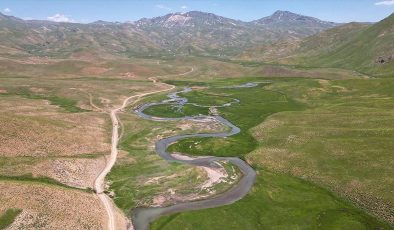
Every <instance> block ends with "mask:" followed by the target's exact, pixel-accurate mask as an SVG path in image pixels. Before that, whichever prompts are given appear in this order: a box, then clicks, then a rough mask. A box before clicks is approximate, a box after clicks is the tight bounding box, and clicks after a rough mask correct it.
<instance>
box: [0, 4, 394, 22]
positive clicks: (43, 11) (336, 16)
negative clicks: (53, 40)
mask: <svg viewBox="0 0 394 230" xmlns="http://www.w3.org/2000/svg"><path fill="white" fill-rule="evenodd" d="M191 10H199V11H205V12H211V13H215V14H218V15H221V16H225V17H229V18H234V19H239V20H243V21H251V20H254V19H258V18H261V17H264V16H268V15H270V14H272V13H273V12H275V11H276V10H289V11H292V12H294V13H299V14H304V15H308V16H314V17H317V18H320V19H323V20H329V21H334V22H350V21H363V22H367V21H368V22H376V21H379V20H381V19H383V18H385V17H387V16H388V15H390V14H391V13H393V12H394V0H167V1H165V0H161V1H158V0H111V1H110V0H1V1H0V11H1V12H2V13H4V14H7V15H13V16H17V17H20V18H23V19H46V20H55V21H70V22H81V23H88V22H92V21H96V20H105V21H120V22H124V21H134V20H138V19H140V18H143V17H155V16H161V15H164V14H167V13H171V12H184V11H191Z"/></svg>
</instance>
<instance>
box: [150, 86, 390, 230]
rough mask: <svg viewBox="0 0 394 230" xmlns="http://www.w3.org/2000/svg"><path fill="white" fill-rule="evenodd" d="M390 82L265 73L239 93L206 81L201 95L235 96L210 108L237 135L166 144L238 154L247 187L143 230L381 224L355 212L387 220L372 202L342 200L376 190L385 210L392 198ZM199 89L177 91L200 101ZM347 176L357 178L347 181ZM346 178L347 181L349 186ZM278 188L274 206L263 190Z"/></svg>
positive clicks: (199, 151) (198, 152) (207, 152)
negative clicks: (251, 175)
mask: <svg viewBox="0 0 394 230" xmlns="http://www.w3.org/2000/svg"><path fill="white" fill-rule="evenodd" d="M393 82H394V81H392V80H390V79H386V80H381V79H360V80H337V81H327V80H310V79H309V80H308V79H275V80H274V82H273V83H272V84H269V85H266V86H264V87H257V88H244V89H223V88H218V87H216V88H215V87H212V86H214V85H215V84H211V85H210V86H211V88H209V89H203V90H202V91H203V92H209V93H211V92H213V91H214V92H215V93H218V90H219V91H220V92H221V93H223V92H224V91H226V93H227V94H228V95H229V96H231V97H234V98H238V99H240V101H241V102H240V104H239V105H234V106H232V107H226V108H220V109H219V111H220V113H221V114H222V115H223V116H224V117H226V118H227V119H229V120H230V121H232V122H233V123H234V124H235V125H237V126H239V127H241V129H242V130H243V132H242V133H241V134H239V135H237V136H234V137H230V138H222V139H220V138H216V139H214V138H203V139H201V138H200V139H199V138H191V139H187V140H184V141H180V142H178V143H177V144H175V145H173V146H171V147H170V150H172V151H179V152H185V153H188V154H193V155H219V156H223V155H225V156H227V155H228V156H240V157H245V158H246V159H247V161H248V162H250V163H251V164H252V165H253V166H254V167H255V168H256V169H257V170H258V172H259V175H258V179H257V182H256V185H255V186H254V188H253V190H252V192H251V193H250V194H249V195H248V196H247V197H246V198H245V199H243V200H241V201H239V202H237V203H235V204H233V205H229V206H225V207H221V208H215V209H208V210H201V211H195V212H186V213H182V214H175V215H171V216H168V217H162V218H160V219H159V220H158V221H157V222H155V223H154V224H153V225H152V227H153V229H180V228H179V227H180V226H182V229H223V228H226V229H262V228H263V229H288V228H289V226H291V227H290V228H302V229H316V228H321V229H342V228H344V227H345V226H346V228H348V227H350V228H352V229H375V228H378V227H384V229H391V227H390V226H389V225H388V224H385V223H382V222H380V221H377V220H376V219H375V218H374V217H371V216H369V215H367V214H366V212H365V211H367V212H369V213H372V214H375V215H376V216H378V217H379V218H380V219H383V220H386V221H389V218H390V217H389V216H390V214H387V213H390V208H389V209H385V210H384V209H381V210H380V212H379V211H378V212H376V210H375V208H377V206H376V205H375V206H374V207H373V208H369V206H366V205H363V203H362V202H363V200H362V199H361V200H360V199H352V196H353V195H354V197H357V198H360V197H363V194H364V195H367V194H368V196H365V197H367V199H371V198H375V199H373V200H374V202H375V201H377V200H380V199H381V197H382V196H385V197H386V200H384V202H381V204H384V205H385V206H386V207H387V205H389V207H390V203H391V202H392V201H390V199H387V198H388V197H389V196H390V195H389V194H391V189H392V184H391V183H392V182H390V181H391V179H390V178H391V176H390V175H392V174H393V172H392V168H393V167H392V163H391V162H392V157H391V154H389V151H390V149H392V147H390V146H391V144H390V143H391V142H390V140H392V129H393V126H392V124H393V122H392V118H391V117H392V116H391V114H392V112H390V110H391V109H392V108H393V102H392V95H393V93H392V90H390V89H392V88H393V87H392V84H393ZM175 83H176V82H175ZM183 83H185V82H182V84H183ZM231 83H232V82H231V81H228V84H231ZM233 83H235V82H233ZM187 84H189V85H190V84H191V85H192V84H193V83H190V82H189V83H187ZM220 85H221V84H220ZM207 95H209V94H207V93H199V91H196V92H195V93H193V94H185V95H184V96H186V97H188V98H189V99H190V101H193V102H199V103H208V102H209V101H212V98H209V96H207ZM271 119H274V120H275V121H277V123H279V124H280V125H276V126H275V124H271V125H270V123H266V122H264V123H262V125H260V126H258V125H259V123H261V122H263V121H264V120H267V122H268V121H270V120H271ZM274 123H275V122H274ZM264 124H266V125H265V126H264ZM286 124H289V126H286ZM256 126H257V128H253V127H256ZM271 134H272V135H271ZM306 136H307V137H308V138H305V139H303V137H306ZM243 143H247V144H246V145H243ZM278 149H279V150H282V151H278ZM336 150H340V151H336ZM366 155H368V156H366ZM364 156H365V157H364ZM366 167H370V168H368V169H366ZM266 169H269V170H270V171H267V170H266ZM379 169H380V170H379ZM341 175H344V176H343V177H342V176H341ZM296 177H299V178H301V180H300V179H297V178H296ZM322 178H323V179H325V180H320V179H322ZM352 178H353V180H354V179H357V180H356V181H353V182H352ZM309 181H311V182H315V183H318V185H320V186H322V187H317V186H315V185H313V184H311V183H310V182H309ZM322 182H325V183H322ZM349 183H350V185H356V187H355V188H353V190H352V189H351V188H352V186H347V185H349ZM289 184H291V185H292V186H290V185H289ZM341 186H342V188H341V189H336V188H339V187H341ZM349 189H350V190H349ZM328 190H330V191H328ZM278 191H282V192H283V193H282V194H281V198H279V201H280V202H276V203H274V202H271V201H272V200H274V199H273V195H272V194H275V193H278ZM360 194H361V195H360ZM339 197H340V198H339ZM365 197H364V198H365ZM276 198H278V197H276ZM349 201H353V202H355V204H356V205H357V206H361V207H362V208H364V210H363V211H360V209H358V208H356V207H355V206H354V204H351V203H350V202H349ZM282 202H283V203H282ZM369 204H370V203H368V205H369ZM391 207H392V206H391ZM391 210H392V209H391ZM382 211H383V212H382ZM240 213H242V214H240ZM245 213H248V215H245ZM387 217H389V218H387ZM189 223H190V225H189ZM197 223H199V224H198V225H197ZM192 226H198V228H196V227H192Z"/></svg>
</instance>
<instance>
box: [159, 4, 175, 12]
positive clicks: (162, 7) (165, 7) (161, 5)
mask: <svg viewBox="0 0 394 230" xmlns="http://www.w3.org/2000/svg"><path fill="white" fill-rule="evenodd" d="M155 7H156V8H159V9H162V10H168V11H170V10H172V9H171V8H170V7H168V6H166V5H163V4H158V5H156V6H155Z"/></svg>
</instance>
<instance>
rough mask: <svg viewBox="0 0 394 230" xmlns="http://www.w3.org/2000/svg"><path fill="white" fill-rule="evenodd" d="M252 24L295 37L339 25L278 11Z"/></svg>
mask: <svg viewBox="0 0 394 230" xmlns="http://www.w3.org/2000/svg"><path fill="white" fill-rule="evenodd" d="M252 23H254V24H256V25H259V26H262V27H264V28H270V29H271V30H274V31H276V32H282V33H288V34H289V35H290V36H297V37H304V36H308V35H312V34H316V33H319V32H321V31H322V30H326V29H330V28H333V27H335V26H338V25H339V24H337V23H334V22H327V21H322V20H320V19H317V18H313V17H307V16H303V15H299V14H295V13H292V12H289V11H280V10H279V11H276V12H275V13H274V14H272V15H271V16H268V17H264V18H261V19H258V20H255V21H252Z"/></svg>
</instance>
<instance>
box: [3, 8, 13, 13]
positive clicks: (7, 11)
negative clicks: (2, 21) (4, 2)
mask: <svg viewBox="0 0 394 230" xmlns="http://www.w3.org/2000/svg"><path fill="white" fill-rule="evenodd" d="M11 11H12V10H11V9H10V8H5V9H4V10H3V12H4V13H11Z"/></svg>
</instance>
